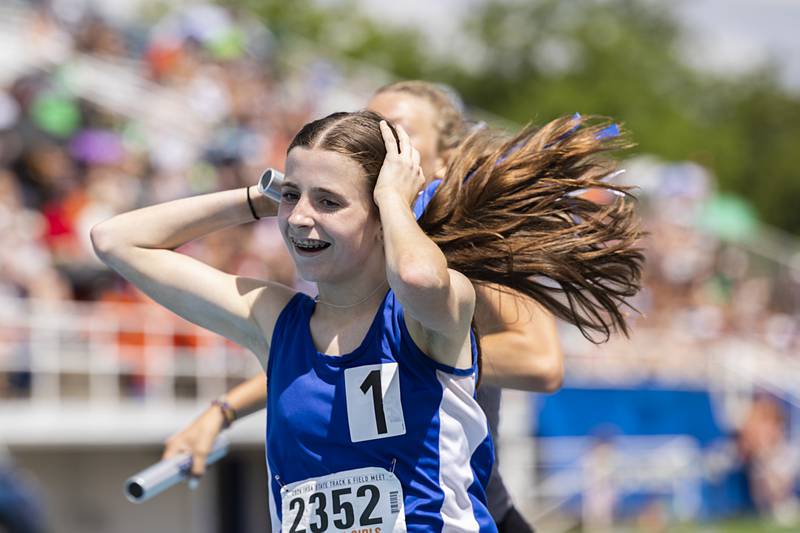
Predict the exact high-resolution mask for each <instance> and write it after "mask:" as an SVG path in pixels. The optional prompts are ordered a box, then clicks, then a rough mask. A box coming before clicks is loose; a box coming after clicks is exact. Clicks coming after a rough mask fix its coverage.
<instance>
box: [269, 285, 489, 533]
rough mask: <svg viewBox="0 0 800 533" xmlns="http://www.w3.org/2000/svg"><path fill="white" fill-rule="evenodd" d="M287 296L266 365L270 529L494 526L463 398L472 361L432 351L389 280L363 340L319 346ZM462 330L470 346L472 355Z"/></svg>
mask: <svg viewBox="0 0 800 533" xmlns="http://www.w3.org/2000/svg"><path fill="white" fill-rule="evenodd" d="M314 306H315V303H314V300H312V299H311V298H309V297H308V296H306V295H304V294H297V295H295V296H294V297H293V298H292V300H291V301H290V302H289V303H288V304H287V306H286V307H285V308H284V309H283V311H282V312H281V315H280V317H279V318H278V321H277V323H276V325H275V333H274V335H273V338H272V344H271V347H270V357H269V363H268V367H267V382H268V386H267V468H268V473H269V476H270V481H271V484H270V492H271V496H272V497H271V498H270V514H271V516H272V530H273V532H278V531H283V532H290V531H297V532H299V531H306V532H313V531H347V532H348V533H351V532H359V533H361V532H365V533H366V532H369V533H389V532H393V531H410V532H412V531H413V532H437V531H447V532H462V531H475V532H481V533H483V532H495V531H497V529H496V527H495V525H494V521H493V520H492V518H491V516H490V514H489V511H488V509H487V506H486V496H485V493H484V488H485V486H486V484H487V483H488V479H489V475H490V472H491V468H492V460H493V450H492V441H491V436H490V433H489V429H488V426H487V422H486V417H485V415H484V413H483V411H482V410H481V409H480V407H479V406H478V404H477V402H476V400H475V379H476V375H477V365H476V361H473V367H472V368H471V369H466V370H460V369H455V368H451V367H448V366H445V365H442V364H439V363H437V362H435V361H434V360H433V359H431V358H429V357H428V356H426V355H425V354H424V353H423V352H422V351H421V350H420V349H419V347H417V345H416V344H415V343H414V341H413V340H412V339H411V335H410V334H409V332H408V330H407V328H406V326H405V320H404V318H403V317H404V315H403V307H402V305H401V304H400V303H399V302H398V301H397V299H396V298H395V295H394V292H393V291H391V290H389V291H388V292H387V294H386V296H385V297H384V300H383V302H382V303H381V306H380V307H379V309H378V312H377V313H376V315H375V318H374V320H373V322H372V325H371V326H370V328H369V331H368V332H367V334H366V336H365V338H364V340H363V342H362V343H361V345H360V346H359V347H358V348H356V349H355V350H354V351H353V352H351V353H348V354H344V355H340V356H331V355H326V354H323V353H320V352H318V351H317V350H316V348H315V346H314V343H313V340H312V337H311V332H310V328H309V321H310V319H311V315H312V314H313V312H314ZM475 353H476V350H475V343H474V338H473V355H475Z"/></svg>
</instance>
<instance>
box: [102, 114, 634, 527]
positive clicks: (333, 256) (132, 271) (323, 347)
mask: <svg viewBox="0 0 800 533" xmlns="http://www.w3.org/2000/svg"><path fill="white" fill-rule="evenodd" d="M601 126H602V125H598V126H590V127H585V128H580V129H578V128H576V125H575V123H574V121H573V120H571V119H561V120H558V121H555V122H553V123H551V124H548V125H547V126H545V127H544V128H542V129H541V130H538V131H536V132H534V131H532V130H525V131H523V132H522V133H520V134H519V135H517V136H515V137H513V138H510V139H504V138H500V137H498V136H496V135H494V134H492V133H491V132H481V133H478V134H475V135H473V136H472V137H471V138H469V139H467V141H466V142H465V143H464V144H463V145H462V146H460V147H459V148H458V149H457V154H456V156H455V157H453V158H452V163H451V164H450V166H449V168H448V171H447V174H448V175H461V176H469V178H468V179H466V180H465V181H460V180H451V181H449V182H447V183H445V184H444V185H442V187H443V188H446V189H447V194H446V195H440V194H437V195H436V197H440V196H441V198H442V200H440V201H438V202H431V204H430V206H429V208H428V210H426V212H425V214H424V215H423V216H422V218H421V219H420V221H419V222H417V220H416V219H415V217H414V214H413V212H412V210H411V207H410V206H411V204H412V202H413V201H414V199H415V198H416V195H417V193H418V191H419V189H420V187H421V186H422V184H423V183H424V177H423V176H422V172H421V170H420V167H419V160H420V156H419V153H418V152H417V151H416V150H415V149H414V148H412V147H411V145H410V142H409V139H408V135H406V133H405V132H404V131H403V130H402V128H399V127H398V128H397V129H396V130H394V129H393V128H392V127H391V126H390V125H388V124H387V123H386V122H383V121H382V120H381V118H380V116H378V115H376V114H374V113H371V112H358V113H336V114H333V115H330V116H328V117H325V118H324V119H321V120H317V121H314V122H312V123H310V124H308V125H306V126H305V127H304V128H303V129H302V130H301V131H300V132H299V133H298V134H297V136H296V137H295V139H294V141H293V142H292V144H291V146H290V148H289V150H288V155H287V162H286V179H285V182H284V186H283V190H282V200H281V203H280V206H279V209H278V221H279V226H280V229H281V233H282V235H283V238H284V241H285V243H286V245H287V247H288V248H289V250H290V253H291V255H292V258H293V259H294V261H295V264H296V267H297V269H298V271H299V273H300V274H301V275H302V277H303V278H305V279H306V280H309V281H314V282H316V283H317V285H318V288H319V296H318V297H317V299H316V300H314V299H311V298H309V297H308V296H305V295H303V294H300V293H296V292H295V291H293V290H291V289H289V288H287V287H284V286H282V285H279V284H276V283H271V282H266V281H261V280H255V279H249V278H242V277H238V276H232V275H229V274H225V273H223V272H220V271H218V270H215V269H213V268H211V267H209V266H208V265H205V264H203V263H201V262H199V261H196V260H194V259H192V258H189V257H187V256H185V255H183V254H180V253H177V252H175V251H174V249H175V248H177V247H178V246H180V245H182V244H184V243H186V242H188V241H190V240H192V239H195V238H198V237H200V236H202V235H205V234H207V233H210V232H213V231H216V230H219V229H222V228H224V227H228V226H231V225H235V224H241V223H245V222H248V221H249V220H251V219H252V216H253V214H256V213H257V212H259V209H263V210H265V211H268V210H269V207H268V206H266V205H265V204H264V202H268V200H266V199H264V198H256V196H257V195H256V194H255V190H254V189H255V188H254V187H253V188H249V189H247V190H245V191H242V190H233V191H224V192H220V193H214V194H209V195H204V196H198V197H193V198H187V199H182V200H177V201H173V202H168V203H165V204H160V205H156V206H151V207H147V208H144V209H140V210H137V211H133V212H130V213H125V214H122V215H119V216H117V217H114V218H112V219H111V220H109V221H106V222H103V223H101V224H99V225H97V226H95V227H94V228H93V229H92V241H93V243H94V246H95V249H96V251H97V253H98V255H99V256H100V257H101V259H103V260H104V261H105V262H106V263H107V264H108V265H110V266H111V267H113V268H114V269H116V270H117V271H118V272H120V274H122V275H123V276H125V277H126V278H127V279H129V280H130V281H131V282H132V283H134V284H135V285H137V286H138V287H139V288H141V289H142V290H143V291H144V292H146V293H147V294H149V295H150V296H151V297H153V298H154V299H155V300H157V301H158V302H159V303H161V304H162V305H164V306H166V307H168V308H170V309H171V310H173V311H175V312H176V313H178V314H180V315H181V316H183V317H185V318H187V319H188V320H191V321H193V322H195V323H197V324H199V325H201V326H204V327H206V328H208V329H211V330H212V331H215V332H217V333H220V334H222V335H224V336H226V337H228V338H230V339H231V340H233V341H235V342H238V343H239V344H241V345H242V346H245V347H247V348H249V349H251V350H252V351H253V352H254V353H255V354H256V355H257V356H258V357H259V360H260V361H261V363H262V365H264V367H265V370H266V372H267V379H268V383H269V387H268V400H267V409H268V419H267V420H268V421H267V458H268V469H269V472H270V479H271V482H272V485H271V489H272V491H271V492H272V498H271V499H270V507H271V514H272V517H273V530H274V531H278V530H281V531H287V532H288V531H297V532H299V531H303V530H305V531H327V530H343V529H346V530H352V529H359V528H361V529H369V528H374V529H376V530H377V528H380V530H381V531H383V532H387V531H406V530H408V531H496V528H495V525H494V523H493V521H492V519H491V516H490V515H489V513H488V510H487V508H486V501H485V495H484V487H485V485H486V482H487V479H488V475H489V472H490V470H491V463H492V450H491V439H490V437H489V433H488V429H487V425H486V419H485V416H484V415H483V412H482V411H481V410H480V408H479V407H478V405H477V403H476V401H475V386H476V381H477V379H478V366H479V356H478V346H477V343H476V340H475V336H474V334H473V332H472V327H471V324H472V319H473V312H474V308H475V290H474V288H473V284H472V283H473V282H475V283H479V284H480V283H495V284H500V285H503V286H506V287H509V288H511V289H514V290H516V291H519V292H521V293H523V294H526V295H528V296H531V297H536V298H537V299H538V300H539V301H540V302H542V303H543V305H545V306H546V307H548V309H550V310H551V311H552V312H554V313H555V314H556V315H557V316H560V317H562V318H565V319H567V320H570V321H571V322H572V323H574V324H576V325H577V326H578V327H580V328H581V329H582V331H584V332H587V334H588V332H590V331H600V332H601V333H609V332H610V331H611V330H612V329H614V328H615V327H616V328H619V329H621V330H623V331H625V319H624V316H623V314H622V312H621V311H620V310H619V306H620V305H623V303H624V299H625V298H626V297H628V296H631V295H632V294H634V293H635V292H636V290H637V288H638V279H639V272H640V267H641V254H640V253H639V251H638V250H637V249H636V248H635V247H634V243H635V240H636V238H637V236H638V230H637V229H636V224H635V217H634V216H633V214H632V210H631V207H630V205H629V204H628V203H627V202H622V201H620V202H618V203H617V204H615V205H612V206H599V205H597V204H593V203H591V202H589V201H586V200H582V199H581V198H580V197H579V196H578V195H575V194H572V193H575V192H578V191H580V190H582V189H585V188H588V187H608V186H607V185H605V184H603V182H602V181H601V179H602V178H603V176H605V175H606V174H607V173H608V172H609V171H610V170H611V169H612V168H613V165H612V164H611V163H610V161H609V160H608V159H606V158H603V157H601V154H602V153H603V152H604V151H606V150H608V149H613V148H615V147H619V146H620V145H621V142H620V141H619V139H618V138H613V139H609V138H598V136H597V132H598V131H599V128H600V127H601ZM251 189H253V190H251ZM249 195H252V199H251V197H250V196H249ZM249 201H252V203H253V208H254V210H255V212H256V213H253V212H251V209H250V206H249V205H248V202H249ZM261 212H264V211H261ZM543 276H546V277H547V278H549V279H548V280H544V279H543V278H542V277H543Z"/></svg>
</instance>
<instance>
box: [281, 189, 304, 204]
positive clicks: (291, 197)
mask: <svg viewBox="0 0 800 533" xmlns="http://www.w3.org/2000/svg"><path fill="white" fill-rule="evenodd" d="M299 197H300V195H299V194H297V193H296V192H292V191H285V192H282V193H281V200H283V201H284V202H296V201H297V199H298V198H299Z"/></svg>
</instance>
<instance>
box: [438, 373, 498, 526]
mask: <svg viewBox="0 0 800 533" xmlns="http://www.w3.org/2000/svg"><path fill="white" fill-rule="evenodd" d="M436 377H437V379H438V380H439V383H441V385H442V403H441V404H440V406H439V485H440V486H441V487H442V491H443V492H444V502H443V503H442V511H441V513H442V521H443V522H444V527H443V528H442V532H443V533H446V532H448V531H450V532H456V531H457V532H459V533H462V532H467V531H475V532H477V531H478V530H479V525H478V521H477V520H476V519H475V511H474V509H473V508H472V500H471V499H470V497H469V493H468V492H467V491H468V489H469V487H470V485H472V483H473V481H474V476H473V473H472V467H471V465H470V460H471V459H472V454H473V453H474V452H475V450H476V449H477V448H478V446H479V445H480V444H481V443H482V442H483V441H484V440H485V439H486V436H487V435H488V431H489V430H488V427H487V425H486V415H485V414H483V411H482V410H481V408H480V407H479V406H478V403H477V402H476V401H475V399H474V394H475V378H474V376H455V375H453V374H447V373H445V372H442V371H440V370H437V371H436Z"/></svg>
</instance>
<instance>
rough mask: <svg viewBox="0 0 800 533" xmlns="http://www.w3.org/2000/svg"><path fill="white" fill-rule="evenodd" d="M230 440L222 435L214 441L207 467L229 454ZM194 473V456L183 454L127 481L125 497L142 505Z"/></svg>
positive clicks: (165, 460) (155, 465) (149, 468)
mask: <svg viewBox="0 0 800 533" xmlns="http://www.w3.org/2000/svg"><path fill="white" fill-rule="evenodd" d="M228 444H229V442H228V439H227V438H226V437H225V436H223V435H220V436H219V437H217V440H215V441H214V447H213V448H212V449H211V452H210V453H209V454H208V457H207V458H206V465H211V464H213V463H215V462H217V461H219V460H220V459H222V458H223V457H225V454H227V453H228ZM191 472H192V455H191V454H189V453H182V454H180V455H176V456H175V457H172V458H170V459H164V460H163V461H160V462H158V463H156V464H154V465H152V466H150V467H148V468H145V469H144V470H142V471H141V472H138V473H136V474H134V475H132V476H131V477H129V478H128V479H127V480H126V481H125V487H124V489H123V490H124V491H125V497H126V498H128V500H129V501H131V502H132V503H142V502H144V501H147V500H149V499H150V498H152V497H153V496H156V495H157V494H161V493H162V492H164V491H165V490H167V489H168V488H170V487H171V486H173V485H176V484H178V483H180V482H181V481H186V480H187V479H189V475H190V474H191Z"/></svg>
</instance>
